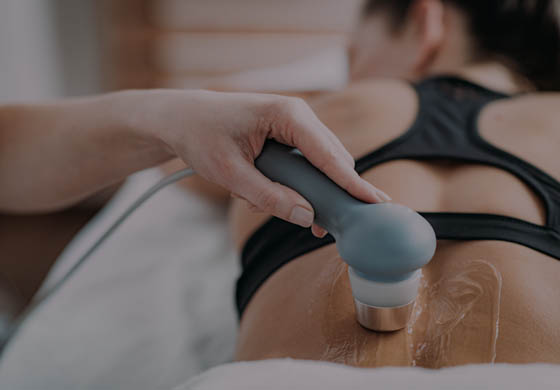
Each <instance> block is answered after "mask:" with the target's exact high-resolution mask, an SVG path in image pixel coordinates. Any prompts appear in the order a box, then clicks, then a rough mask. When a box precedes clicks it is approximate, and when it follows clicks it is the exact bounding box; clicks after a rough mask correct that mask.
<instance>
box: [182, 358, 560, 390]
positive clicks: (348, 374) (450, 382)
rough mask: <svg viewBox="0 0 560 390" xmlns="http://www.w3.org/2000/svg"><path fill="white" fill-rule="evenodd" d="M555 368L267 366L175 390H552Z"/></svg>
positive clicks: (557, 381) (225, 371)
mask: <svg viewBox="0 0 560 390" xmlns="http://www.w3.org/2000/svg"><path fill="white" fill-rule="evenodd" d="M559 388H560V366H554V365H546V364H532V365H522V366H521V365H513V364H496V365H493V366H491V365H470V366H462V367H453V368H445V369H441V370H428V369H422V368H412V367H408V368H397V367H387V368H373V369H372V368H354V367H347V366H343V365H339V364H334V363H325V362H312V361H301V360H290V359H285V360H269V361H261V362H253V363H232V364H227V365H224V366H221V367H217V368H214V369H212V370H210V371H208V372H205V373H204V374H202V375H200V376H198V377H196V378H193V379H191V380H190V381H189V382H187V384H185V385H183V386H180V387H178V388H176V389H175V390H216V389H228V390H264V389H266V390H288V389H289V390H296V389H297V390H314V389H321V390H340V389H344V390H372V389H391V390H404V389H407V390H409V389H410V390H413V389H414V390H438V389H441V390H451V389H453V390H471V389H472V390H474V389H477V390H478V389H491V390H501V389H503V390H516V389H523V390H527V389H529V390H557V389H559Z"/></svg>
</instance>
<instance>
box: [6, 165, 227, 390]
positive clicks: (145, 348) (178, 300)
mask: <svg viewBox="0 0 560 390" xmlns="http://www.w3.org/2000/svg"><path fill="white" fill-rule="evenodd" d="M160 178H161V173H160V172H159V171H157V170H148V171H145V172H141V173H139V174H136V175H135V176H132V177H131V178H130V179H129V180H128V181H127V183H126V184H125V186H124V188H123V189H122V190H121V191H120V192H119V193H118V194H117V196H116V197H115V198H114V199H113V200H112V201H111V202H110V204H109V205H107V207H106V208H105V209H104V210H103V212H102V214H101V215H100V216H99V217H98V218H96V219H95V220H94V221H92V222H91V223H90V224H89V225H88V226H87V227H86V228H85V229H84V230H83V231H82V232H81V234H80V235H79V237H77V238H76V239H75V240H74V241H73V242H72V243H71V245H70V246H69V247H68V248H67V249H66V251H65V252H64V253H63V254H62V256H61V257H60V259H59V261H58V262H57V266H56V268H55V269H54V270H53V272H52V273H51V275H50V277H49V280H54V279H57V278H58V277H59V276H60V275H61V273H63V272H64V271H65V270H66V269H67V268H68V266H69V265H71V263H72V262H73V261H74V260H75V259H76V257H77V255H78V254H80V253H82V252H83V251H84V250H85V248H87V247H88V246H89V245H90V244H91V242H92V241H93V240H94V238H96V237H98V236H99V235H100V234H101V232H102V231H103V230H104V229H105V228H106V226H107V225H108V224H109V222H110V221H112V220H114V218H115V217H116V216H117V215H119V214H120V213H121V212H122V210H123V209H124V208H125V207H126V206H128V205H129V204H130V203H131V202H132V200H133V199H135V198H136V197H137V196H138V195H139V194H140V193H142V192H143V191H144V190H145V189H147V188H148V187H150V186H151V185H152V184H154V183H155V182H156V181H157V180H159V179H160ZM225 219H226V210H220V209H217V208H215V207H214V206H212V205H210V204H208V203H207V202H205V201H203V200H201V199H200V198H198V197H197V196H195V195H192V194H189V193H187V192H186V191H184V190H182V189H180V188H178V187H169V188H166V189H164V190H162V192H160V193H159V194H156V195H155V197H154V198H152V199H151V200H150V201H148V202H147V203H146V204H145V205H144V206H143V207H142V208H140V209H139V210H138V211H137V212H136V213H135V214H133V215H132V216H131V218H130V220H128V221H126V222H125V223H124V224H123V225H122V226H121V227H120V228H119V230H118V231H117V232H116V234H115V235H114V236H113V237H111V238H110V239H109V240H108V241H107V242H106V243H105V244H104V245H103V246H102V247H101V248H100V250H99V251H98V252H97V253H96V254H94V255H93V256H92V257H91V258H90V260H89V261H88V263H87V264H86V265H85V266H84V268H83V269H81V270H80V271H79V272H78V273H77V274H76V275H75V276H74V277H73V278H72V279H70V280H69V282H68V284H67V285H65V286H64V287H63V288H62V290H60V291H59V293H58V294H57V295H56V296H54V297H53V299H51V300H49V301H48V302H47V303H46V304H45V305H44V306H42V307H41V308H40V309H39V310H38V311H37V312H36V313H35V314H34V316H33V318H31V319H30V321H28V322H27V323H26V324H25V326H24V328H23V329H22V331H21V333H20V334H19V335H18V337H17V338H16V339H15V341H14V343H13V344H12V345H10V347H9V349H8V350H7V352H6V355H5V360H4V361H2V364H1V366H0V389H9V390H17V389H22V390H23V389H24V390H35V389H38V390H50V389H53V390H66V389H69V390H70V389H71V390H82V389H150V390H153V389H166V390H168V389H171V388H173V387H175V386H177V385H178V384H180V383H183V382H184V381H185V380H186V379H187V378H189V377H191V376H192V375H194V374H197V373H199V372H202V371H203V370H205V369H207V368H210V367H212V366H214V365H217V364H220V363H224V362H227V361H230V360H231V357H232V355H233V348H234V343H235V334H236V331H237V319H236V315H235V312H234V309H233V307H234V306H233V287H234V281H235V279H236V277H237V273H238V266H237V258H236V255H235V253H234V251H233V248H232V245H231V243H230V239H229V234H228V229H227V226H226V224H225Z"/></svg>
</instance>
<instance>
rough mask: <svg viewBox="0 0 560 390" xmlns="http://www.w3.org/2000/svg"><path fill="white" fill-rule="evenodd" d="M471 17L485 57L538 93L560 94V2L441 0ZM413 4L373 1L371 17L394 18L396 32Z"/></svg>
mask: <svg viewBox="0 0 560 390" xmlns="http://www.w3.org/2000/svg"><path fill="white" fill-rule="evenodd" d="M442 1H443V2H444V3H446V4H450V5H452V6H455V7H456V8H458V9H460V10H462V11H463V12H464V13H465V15H466V16H467V18H468V20H469V24H470V30H471V33H472V34H473V36H474V38H475V40H476V43H477V46H478V49H479V53H478V54H479V55H480V56H492V57H495V58H498V59H502V60H507V61H508V63H509V65H512V66H514V67H515V68H516V70H517V71H518V72H520V73H521V74H523V75H524V76H525V77H527V78H528V79H529V80H530V81H531V82H532V83H534V84H535V85H536V87H537V88H538V89H539V90H549V91H550V90H554V91H559V90H560V0H442ZM413 4H414V0H368V1H367V2H366V4H365V8H364V11H365V13H366V15H369V14H371V13H373V12H377V11H379V10H385V11H389V12H390V17H391V19H392V21H393V25H394V27H395V29H396V30H398V28H399V26H400V25H402V24H403V22H405V19H406V18H407V15H408V12H409V9H410V7H411V6H412V5H413Z"/></svg>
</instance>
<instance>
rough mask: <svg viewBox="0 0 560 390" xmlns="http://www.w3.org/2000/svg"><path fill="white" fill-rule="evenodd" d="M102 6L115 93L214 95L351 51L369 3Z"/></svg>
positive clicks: (147, 1) (175, 1) (210, 0)
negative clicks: (350, 40)
mask: <svg viewBox="0 0 560 390" xmlns="http://www.w3.org/2000/svg"><path fill="white" fill-rule="evenodd" d="M99 3H100V4H101V10H100V11H101V15H102V19H103V20H104V23H103V24H104V26H103V32H104V42H105V44H104V47H105V53H106V57H107V61H106V65H107V66H106V67H105V68H106V72H105V73H106V79H107V80H108V81H109V89H123V88H151V87H178V88H184V87H190V86H193V87H210V84H211V83H213V82H214V81H215V80H216V79H217V78H220V77H221V78H223V77H224V76H227V75H232V74H236V73H238V72H246V71H250V70H259V69H265V68H270V67H273V66H278V65H284V64H289V63H292V62H293V61H296V60H299V59H300V58H302V57H306V56H309V55H314V54H315V53H316V52H320V51H321V50H323V49H326V48H333V47H334V48H340V47H343V46H344V44H345V40H346V38H347V32H348V31H350V30H351V29H352V27H353V24H354V23H355V17H356V14H357V12H358V10H359V7H360V4H361V3H362V0H100V2H99ZM207 82H208V83H209V84H208V85H207V84H206V83H207Z"/></svg>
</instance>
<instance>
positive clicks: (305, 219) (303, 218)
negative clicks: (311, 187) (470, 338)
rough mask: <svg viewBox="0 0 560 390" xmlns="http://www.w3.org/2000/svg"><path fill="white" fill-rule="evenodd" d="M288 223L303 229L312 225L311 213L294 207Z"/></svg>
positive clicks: (299, 207)
mask: <svg viewBox="0 0 560 390" xmlns="http://www.w3.org/2000/svg"><path fill="white" fill-rule="evenodd" d="M290 222H292V223H295V224H296V225H300V226H303V227H309V226H311V224H312V223H313V213H312V212H311V211H309V210H307V209H306V208H303V207H301V206H296V207H294V208H293V210H292V213H291V214H290Z"/></svg>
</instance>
